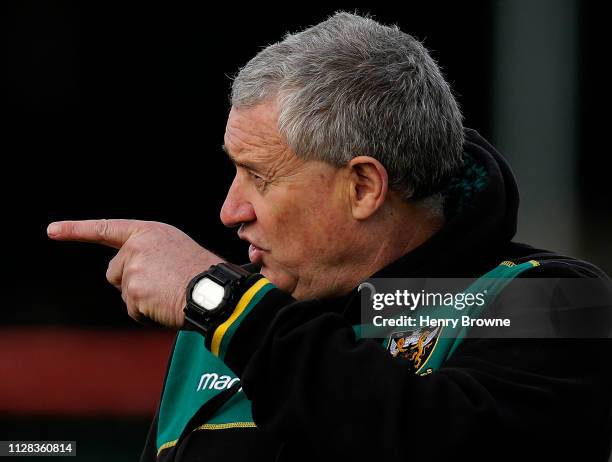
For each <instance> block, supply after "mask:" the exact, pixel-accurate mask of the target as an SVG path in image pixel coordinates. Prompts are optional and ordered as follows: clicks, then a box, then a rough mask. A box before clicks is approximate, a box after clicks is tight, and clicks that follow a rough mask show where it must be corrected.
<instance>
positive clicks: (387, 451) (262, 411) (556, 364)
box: [142, 130, 612, 462]
mask: <svg viewBox="0 0 612 462" xmlns="http://www.w3.org/2000/svg"><path fill="white" fill-rule="evenodd" d="M465 153H466V154H465V161H466V162H465V166H464V169H463V173H462V175H461V176H460V177H458V178H455V179H454V180H453V182H452V184H451V186H450V187H449V189H448V200H447V201H446V206H445V207H446V210H445V214H446V216H447V223H446V225H445V226H444V228H443V229H442V230H441V231H440V232H438V233H437V234H436V235H434V236H433V237H432V238H431V239H429V240H428V241H427V242H425V243H424V244H423V245H421V246H420V247H418V248H417V249H415V250H413V251H412V252H410V253H409V254H407V255H405V256H403V257H402V258H400V259H399V260H397V261H396V262H394V263H392V264H391V265H389V266H387V267H386V268H383V269H382V270H381V271H379V272H378V273H377V274H376V275H374V276H375V277H420V276H423V277H425V276H426V277H479V276H481V275H483V274H484V273H486V272H488V271H490V270H491V269H492V268H495V267H496V266H497V265H499V264H500V263H501V262H503V261H506V262H511V263H507V264H510V265H514V264H521V263H524V262H528V261H534V262H537V263H534V266H533V267H532V268H531V269H529V270H527V271H525V272H524V273H523V274H521V277H522V278H525V277H528V278H544V277H564V278H565V277H568V278H591V279H594V280H597V281H601V284H602V287H603V289H602V294H603V295H602V297H603V300H604V301H603V303H604V305H607V306H606V307H605V309H604V310H599V311H598V312H597V316H598V318H597V320H595V321H594V322H596V323H597V325H598V326H599V327H601V330H602V332H603V334H601V335H598V337H604V336H606V335H607V334H606V332H609V325H610V323H609V312H610V310H609V307H610V305H611V304H610V300H609V298H607V297H608V295H607V292H606V291H607V290H608V286H607V279H606V276H605V275H604V274H603V273H602V272H601V271H600V270H599V269H597V268H596V267H594V266H593V265H591V264H589V263H586V262H583V261H579V260H575V259H571V258H568V257H564V256H560V255H557V254H554V253H551V252H548V251H545V250H541V249H535V248H532V247H530V246H527V245H524V244H518V243H514V242H511V239H512V238H513V236H514V233H515V230H516V220H517V209H518V192H517V187H516V183H515V181H514V178H513V176H512V173H511V171H510V169H509V168H508V166H507V164H506V163H505V161H504V160H503V159H502V157H501V156H500V155H499V154H498V153H497V152H496V151H495V149H494V148H493V147H492V146H491V145H490V144H488V143H487V142H486V141H485V140H484V139H483V138H481V137H480V136H479V135H478V134H477V133H476V132H474V131H471V130H468V131H467V132H466V144H465ZM512 290H513V289H512V285H510V286H509V287H508V288H507V289H505V292H507V293H512ZM510 300H511V302H506V303H505V305H503V306H502V308H500V309H501V310H512V309H513V306H514V307H516V306H518V304H523V303H529V300H522V299H521V298H520V297H519V298H516V297H515V298H510ZM359 301H360V299H359V297H358V296H357V291H356V290H355V291H353V292H351V293H350V294H348V295H347V296H345V297H342V298H337V299H333V300H311V301H300V302H296V301H295V300H293V299H292V298H291V297H289V296H288V295H286V294H284V293H282V292H280V291H279V290H278V289H275V288H273V287H271V288H270V287H268V290H267V291H266V292H265V294H263V295H262V296H261V298H260V299H258V300H257V302H256V303H253V304H252V306H249V307H247V309H246V310H245V311H246V314H243V315H242V317H241V318H239V319H238V320H237V321H236V322H235V324H234V326H233V327H232V329H230V330H231V331H232V332H231V336H230V334H226V337H231V338H229V340H228V339H227V338H225V339H224V340H223V342H222V343H221V344H220V345H221V346H220V347H219V344H217V349H216V354H217V355H218V356H219V358H221V359H222V360H223V362H224V364H225V365H226V366H227V367H229V370H231V371H232V372H233V373H234V374H235V375H236V376H237V377H239V378H240V380H241V385H242V387H243V389H240V388H239V386H240V385H238V384H237V381H236V382H234V383H233V384H232V385H233V386H229V385H230V383H231V382H227V385H228V386H227V387H223V386H221V387H220V390H219V391H218V392H217V394H216V395H214V396H212V397H211V398H210V399H208V400H207V401H206V402H205V403H203V405H202V406H201V407H200V408H199V409H198V410H197V412H195V415H193V417H191V419H190V420H189V421H188V422H186V424H185V426H184V429H183V431H182V432H181V435H180V436H179V437H177V438H176V439H174V440H173V441H172V442H166V441H159V438H157V437H158V432H159V427H158V426H159V413H158V415H157V416H156V418H155V420H154V422H153V424H152V427H151V431H150V434H149V438H148V440H147V443H146V447H145V450H144V452H143V456H142V461H143V462H145V461H146V462H151V461H154V460H159V461H166V460H176V461H196V460H202V461H204V460H206V461H208V460H229V461H241V460H270V461H276V460H278V461H298V460H338V459H339V458H342V459H343V460H419V459H421V458H426V459H427V460H451V459H454V460H485V459H486V460H511V459H515V458H517V457H520V459H521V460H527V461H529V460H555V461H560V460H585V461H586V460H588V461H596V460H598V461H607V460H608V455H609V451H610V447H609V444H610V435H611V427H610V409H611V402H612V378H611V377H612V372H611V369H612V363H611V362H610V360H611V358H612V355H611V352H612V351H611V348H610V342H609V341H607V340H602V339H571V340H568V339H565V340H563V339H537V338H531V339H530V338H523V339H487V338H467V339H465V340H464V341H463V342H462V343H461V344H460V346H459V347H458V349H457V350H456V351H455V352H454V354H453V355H452V357H450V359H448V360H447V361H446V362H445V363H444V364H442V366H441V367H440V368H439V369H437V370H435V371H433V372H431V373H429V374H427V375H423V376H421V375H415V374H414V368H412V367H410V366H411V365H410V364H409V362H410V361H409V360H408V359H401V358H394V357H392V356H391V354H389V352H388V351H387V350H386V349H385V348H384V347H383V346H382V345H381V343H380V341H377V340H375V339H361V340H360V339H357V338H356V336H355V333H354V330H353V328H352V326H353V325H355V324H358V323H359V319H360V304H359ZM580 316H581V317H580V318H578V319H582V320H585V319H588V318H589V317H592V316H593V313H592V312H591V311H588V310H586V311H584V312H583V314H581V315H580ZM592 322H593V319H591V324H592ZM534 337H535V336H534ZM206 346H207V348H209V349H210V348H211V339H206ZM176 356H177V354H176V352H175V354H174V358H173V361H175V369H174V372H173V374H175V373H176V367H178V366H177V364H178V363H177V362H176V361H177V360H176ZM171 363H172V362H171ZM180 367H189V366H185V365H180ZM193 367H194V368H197V367H198V365H197V364H195V365H193ZM169 371H170V366H169ZM230 373H231V372H228V374H230ZM202 377H204V376H202ZM206 377H207V378H206V382H203V379H201V380H200V382H199V384H198V388H202V389H204V388H206V386H208V388H214V387H213V386H212V385H211V384H212V382H208V379H209V378H210V377H209V376H206ZM228 377H229V376H228ZM215 379H216V378H215ZM168 380H169V379H168V378H167V379H166V383H165V390H166V391H164V398H168V396H169V393H170V392H169V391H167V390H168V388H169V387H168ZM211 380H212V379H211ZM228 380H229V379H228ZM215 383H216V384H219V383H220V382H219V381H217V382H215ZM242 394H245V395H246V397H248V400H250V406H251V411H252V418H253V419H252V420H253V421H254V422H255V424H250V423H249V422H241V423H240V422H238V423H236V424H235V425H231V423H230V424H228V423H225V424H216V425H215V424H208V425H207V422H213V421H214V416H215V415H217V414H218V413H219V412H221V410H222V409H223V406H226V405H227V403H228V402H230V401H231V400H237V399H239V395H240V396H241V395H242ZM242 399H244V400H245V401H246V398H244V397H243V398H242ZM168 400H170V398H168V399H167V401H168ZM173 406H175V407H174V410H176V406H177V405H176V401H173V402H166V404H165V408H164V410H163V412H162V414H163V415H164V419H165V420H166V421H168V419H169V416H171V415H172V414H173ZM211 419H212V420H211ZM182 426H183V425H182V424H181V428H182ZM177 436H178V434H177ZM156 440H157V441H156ZM164 443H165V446H164V449H162V450H161V451H159V453H158V446H161V445H162V444H164ZM157 453H158V454H157ZM156 454H157V456H156Z"/></svg>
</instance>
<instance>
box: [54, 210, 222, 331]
mask: <svg viewBox="0 0 612 462" xmlns="http://www.w3.org/2000/svg"><path fill="white" fill-rule="evenodd" d="M47 234H48V235H49V237H50V238H51V239H55V240H58V241H77V242H91V243H94V244H102V245H105V246H108V247H113V248H115V249H118V250H119V251H118V252H117V255H116V256H115V257H114V258H113V259H112V260H111V261H110V263H109V265H108V270H107V271H106V279H107V280H108V282H110V283H111V284H112V285H114V286H115V287H116V288H117V289H119V290H120V291H121V298H123V301H124V302H125V304H126V306H127V309H128V314H129V315H130V316H131V317H132V318H134V319H136V320H137V321H141V322H142V321H144V319H145V318H148V319H150V320H153V321H155V322H157V323H159V324H162V325H164V326H167V327H172V328H180V327H182V325H183V321H184V317H183V307H184V306H185V289H186V288H187V284H188V283H189V281H190V280H191V279H192V278H193V277H194V276H195V275H197V274H198V273H200V272H202V271H205V270H207V269H208V267H209V266H210V265H214V264H216V263H219V262H221V261H223V260H222V259H221V258H219V257H218V256H216V255H215V254H213V253H212V252H209V251H208V250H206V249H205V248H203V247H201V246H200V245H198V244H197V243H196V242H195V241H194V240H193V239H191V238H190V237H189V236H187V235H186V234H185V233H183V232H182V231H180V230H179V229H177V228H175V227H173V226H170V225H168V224H165V223H159V222H154V221H140V220H83V221H60V222H55V223H51V224H50V225H49V227H48V228H47Z"/></svg>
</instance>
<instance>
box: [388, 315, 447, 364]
mask: <svg viewBox="0 0 612 462" xmlns="http://www.w3.org/2000/svg"><path fill="white" fill-rule="evenodd" d="M440 329H441V327H440V326H438V327H436V328H435V329H432V328H428V327H423V328H421V329H416V330H412V331H406V332H394V333H392V334H391V338H390V339H389V345H388V347H387V350H389V353H391V356H393V357H394V358H402V359H407V360H408V361H410V363H411V368H412V371H413V372H416V371H418V370H419V369H420V368H421V367H422V366H423V364H425V363H426V362H427V359H429V355H431V352H432V351H433V349H434V346H435V345H436V342H437V341H438V337H439V334H440Z"/></svg>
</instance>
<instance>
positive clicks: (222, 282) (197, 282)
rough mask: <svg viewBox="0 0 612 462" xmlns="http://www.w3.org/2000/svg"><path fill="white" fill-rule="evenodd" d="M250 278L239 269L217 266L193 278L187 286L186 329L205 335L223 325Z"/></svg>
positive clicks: (229, 265) (225, 264) (243, 270)
mask: <svg viewBox="0 0 612 462" xmlns="http://www.w3.org/2000/svg"><path fill="white" fill-rule="evenodd" d="M251 276H253V274H252V273H249V272H248V271H246V270H245V269H243V268H241V267H240V266H237V265H232V264H231V263H219V264H218V265H213V266H211V267H210V268H209V269H208V270H207V271H204V272H203V273H201V274H198V275H197V276H196V277H194V278H193V279H192V280H191V282H190V283H189V285H188V286H187V294H186V295H187V296H186V298H187V304H186V305H185V308H184V309H183V311H184V313H185V327H187V328H191V329H195V330H198V331H200V332H201V333H202V334H204V335H206V334H207V333H208V332H209V331H210V330H211V328H216V327H217V326H218V325H219V324H221V323H223V322H224V321H225V320H226V319H227V318H228V317H229V316H230V314H231V313H232V312H233V311H234V308H235V307H236V304H237V303H238V300H240V297H241V296H242V294H243V293H244V287H245V283H246V282H247V279H249V278H250V277H251Z"/></svg>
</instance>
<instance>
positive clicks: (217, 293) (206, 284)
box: [191, 277, 225, 310]
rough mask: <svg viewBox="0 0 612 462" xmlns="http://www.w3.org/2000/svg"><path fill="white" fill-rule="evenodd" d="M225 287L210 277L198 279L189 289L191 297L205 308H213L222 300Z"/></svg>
mask: <svg viewBox="0 0 612 462" xmlns="http://www.w3.org/2000/svg"><path fill="white" fill-rule="evenodd" d="M224 295H225V288H224V287H223V286H222V285H219V284H217V283H216V282H215V281H213V280H212V279H208V278H207V277H204V278H202V279H200V280H199V281H198V282H197V283H196V284H195V285H194V286H193V290H192V291H191V299H192V300H193V301H194V302H196V303H197V304H198V305H200V306H201V307H202V308H204V309H206V310H214V309H215V308H217V307H218V306H219V305H220V304H221V302H222V301H223V296H224Z"/></svg>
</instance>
